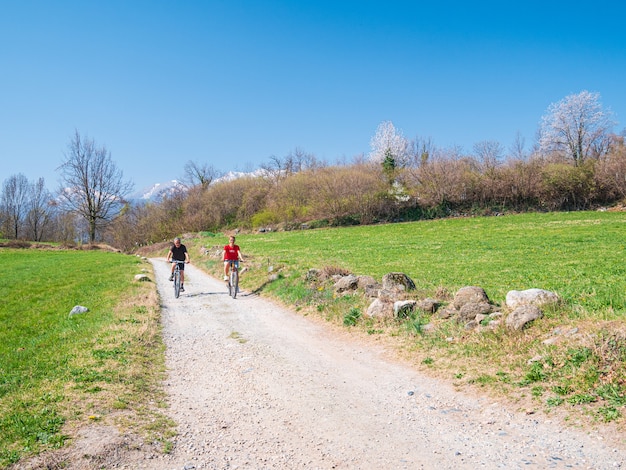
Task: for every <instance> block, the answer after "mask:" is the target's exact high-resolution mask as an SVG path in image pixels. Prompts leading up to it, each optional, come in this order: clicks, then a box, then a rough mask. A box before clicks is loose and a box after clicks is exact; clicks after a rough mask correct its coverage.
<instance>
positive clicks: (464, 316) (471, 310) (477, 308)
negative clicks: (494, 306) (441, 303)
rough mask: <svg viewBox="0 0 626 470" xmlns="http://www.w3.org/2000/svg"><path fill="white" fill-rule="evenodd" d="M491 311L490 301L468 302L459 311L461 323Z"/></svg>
mask: <svg viewBox="0 0 626 470" xmlns="http://www.w3.org/2000/svg"><path fill="white" fill-rule="evenodd" d="M489 313H491V305H490V304H489V303H488V302H477V303H466V304H465V305H463V306H462V307H461V308H460V309H459V312H458V320H459V322H461V323H465V322H469V321H472V320H475V319H476V317H477V316H479V315H487V314H489Z"/></svg>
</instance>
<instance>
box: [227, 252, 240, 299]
mask: <svg viewBox="0 0 626 470" xmlns="http://www.w3.org/2000/svg"><path fill="white" fill-rule="evenodd" d="M228 264H230V276H228V295H230V296H231V297H232V298H233V299H234V298H236V297H237V292H239V268H238V267H237V261H235V260H228Z"/></svg>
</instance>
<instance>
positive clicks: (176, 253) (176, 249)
mask: <svg viewBox="0 0 626 470" xmlns="http://www.w3.org/2000/svg"><path fill="white" fill-rule="evenodd" d="M173 260H176V261H184V262H185V263H189V253H188V252H187V247H186V246H185V245H183V244H182V243H181V242H180V238H178V237H176V238H174V244H173V245H172V246H171V247H170V251H168V252H167V262H168V263H172V261H173ZM175 267H176V263H172V274H171V276H170V281H173V280H174V268H175ZM184 284H185V264H184V263H180V290H181V291H183V292H184V291H185V289H184V287H183V286H184Z"/></svg>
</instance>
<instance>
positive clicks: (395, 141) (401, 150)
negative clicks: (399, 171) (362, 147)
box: [370, 121, 409, 168]
mask: <svg viewBox="0 0 626 470" xmlns="http://www.w3.org/2000/svg"><path fill="white" fill-rule="evenodd" d="M370 147H371V148H372V151H371V152H370V160H371V161H372V162H375V163H380V164H383V163H385V162H386V165H387V167H389V166H390V165H391V166H393V167H394V168H397V167H402V166H405V165H406V163H407V161H408V153H409V152H408V150H409V141H408V140H407V139H406V138H405V137H404V136H403V135H402V132H401V131H399V130H397V129H396V128H395V127H394V125H393V123H392V122H391V121H383V122H381V123H380V124H379V125H378V128H377V129H376V134H375V135H374V137H372V140H371V141H370ZM391 160H393V162H392V161H391Z"/></svg>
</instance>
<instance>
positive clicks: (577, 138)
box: [538, 91, 615, 165]
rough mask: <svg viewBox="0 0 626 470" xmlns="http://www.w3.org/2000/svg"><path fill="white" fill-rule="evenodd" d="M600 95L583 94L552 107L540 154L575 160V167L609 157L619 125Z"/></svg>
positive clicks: (542, 129) (542, 130)
mask: <svg viewBox="0 0 626 470" xmlns="http://www.w3.org/2000/svg"><path fill="white" fill-rule="evenodd" d="M611 118H612V113H611V112H610V111H604V110H603V109H602V105H601V104H600V95H599V93H591V92H589V91H582V92H580V93H578V94H575V95H569V96H566V97H565V98H564V99H562V100H561V101H559V102H558V103H553V104H551V105H550V106H549V107H548V111H547V114H546V115H544V116H543V118H542V121H541V125H540V129H539V142H538V143H539V152H540V153H541V154H542V155H557V156H560V157H563V158H567V159H571V160H572V161H573V162H574V164H575V165H580V164H582V163H583V162H584V161H585V160H586V159H588V158H598V157H601V156H602V155H604V154H606V153H607V152H608V150H609V146H610V143H611V132H612V129H613V126H614V125H615V123H614V122H613V121H612V119H611Z"/></svg>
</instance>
